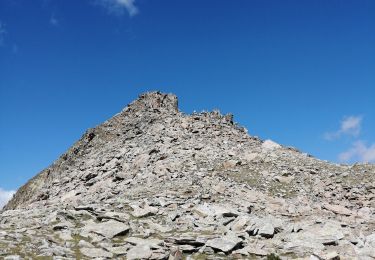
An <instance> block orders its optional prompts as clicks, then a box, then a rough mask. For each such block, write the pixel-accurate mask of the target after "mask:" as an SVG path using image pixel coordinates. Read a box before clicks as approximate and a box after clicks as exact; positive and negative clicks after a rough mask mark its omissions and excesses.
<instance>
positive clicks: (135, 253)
mask: <svg viewBox="0 0 375 260" xmlns="http://www.w3.org/2000/svg"><path fill="white" fill-rule="evenodd" d="M151 255H152V251H151V249H150V247H149V246H148V245H138V246H135V247H133V248H131V249H130V250H129V251H128V253H127V254H126V259H128V260H132V259H149V258H150V257H151Z"/></svg>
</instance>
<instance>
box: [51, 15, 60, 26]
mask: <svg viewBox="0 0 375 260" xmlns="http://www.w3.org/2000/svg"><path fill="white" fill-rule="evenodd" d="M49 23H50V24H51V25H52V26H58V25H59V20H57V18H56V16H55V14H51V17H50V18H49Z"/></svg>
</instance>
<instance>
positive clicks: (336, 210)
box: [323, 203, 354, 216]
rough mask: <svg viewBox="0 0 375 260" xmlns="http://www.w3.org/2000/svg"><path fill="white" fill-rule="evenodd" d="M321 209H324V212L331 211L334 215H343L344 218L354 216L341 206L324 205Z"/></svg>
mask: <svg viewBox="0 0 375 260" xmlns="http://www.w3.org/2000/svg"><path fill="white" fill-rule="evenodd" d="M323 208H325V209H326V210H329V211H332V212H333V213H335V214H339V215H344V216H351V215H354V212H353V211H351V210H350V209H347V208H346V207H344V206H341V205H332V204H328V203H326V204H324V205H323Z"/></svg>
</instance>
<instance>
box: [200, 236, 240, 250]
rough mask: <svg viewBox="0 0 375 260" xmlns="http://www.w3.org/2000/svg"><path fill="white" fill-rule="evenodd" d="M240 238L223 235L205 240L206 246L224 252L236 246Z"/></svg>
mask: <svg viewBox="0 0 375 260" xmlns="http://www.w3.org/2000/svg"><path fill="white" fill-rule="evenodd" d="M241 242H242V240H241V239H240V238H238V237H236V236H223V237H220V238H214V239H210V240H208V241H207V243H206V246H209V247H211V248H214V249H217V250H220V251H222V252H224V253H228V252H230V251H232V250H233V249H234V248H235V247H236V246H238V245H239V244H240V243H241Z"/></svg>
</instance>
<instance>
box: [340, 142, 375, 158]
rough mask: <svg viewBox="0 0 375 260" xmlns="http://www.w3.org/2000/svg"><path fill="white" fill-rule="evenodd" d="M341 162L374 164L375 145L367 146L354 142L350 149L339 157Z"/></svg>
mask: <svg viewBox="0 0 375 260" xmlns="http://www.w3.org/2000/svg"><path fill="white" fill-rule="evenodd" d="M339 160H340V161H341V162H349V161H351V160H358V161H360V162H375V143H373V144H372V145H370V146H367V145H366V144H365V143H364V142H363V141H361V140H360V141H356V142H355V143H353V145H352V147H351V148H350V149H349V150H347V151H345V152H343V153H341V154H340V155H339Z"/></svg>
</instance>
